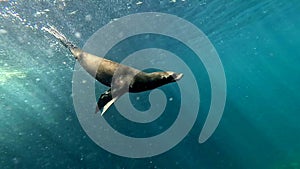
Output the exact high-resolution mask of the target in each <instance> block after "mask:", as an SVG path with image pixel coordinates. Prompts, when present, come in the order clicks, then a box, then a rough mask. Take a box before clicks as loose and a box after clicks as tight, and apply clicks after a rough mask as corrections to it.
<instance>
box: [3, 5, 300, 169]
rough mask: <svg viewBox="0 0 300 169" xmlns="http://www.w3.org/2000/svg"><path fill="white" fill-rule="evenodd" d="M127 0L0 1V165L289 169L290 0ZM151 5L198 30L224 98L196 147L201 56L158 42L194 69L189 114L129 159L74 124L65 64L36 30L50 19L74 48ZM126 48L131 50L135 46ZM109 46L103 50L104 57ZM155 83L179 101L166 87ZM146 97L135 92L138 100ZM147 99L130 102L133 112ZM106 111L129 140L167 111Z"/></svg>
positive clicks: (294, 63) (163, 121)
mask: <svg viewBox="0 0 300 169" xmlns="http://www.w3.org/2000/svg"><path fill="white" fill-rule="evenodd" d="M137 2H139V1H130V2H126V1H118V0H111V1H108V0H103V1H93V0H85V1H63V0H55V1H54V0H49V1H9V2H2V1H0V70H1V72H0V168H3V169H10V168H116V169H119V168H126V169H127V168H130V169H131V168H184V169H189V168H190V169H195V168H208V169H217V168H220V169H221V168H222V169H252V168H261V169H299V168H300V142H299V140H300V132H299V131H300V125H299V120H300V114H299V113H300V106H299V100H300V92H299V91H300V85H299V84H300V67H299V65H300V59H299V56H300V48H299V47H300V38H299V37H300V12H299V11H300V2H299V1H297V0H290V1H280V0H263V1H261V0H253V1H249V2H248V1H239V0H237V1H226V0H204V1H189V0H185V1H180V0H177V1H175V2H174V1H169V0H160V1H150V0H145V1H140V2H143V3H137ZM45 9H48V10H45ZM150 11H151V12H164V13H168V14H173V15H176V16H179V17H182V18H184V19H186V20H188V21H189V22H191V23H193V24H194V25H196V26H197V27H198V28H199V29H201V30H202V31H203V32H204V33H205V34H206V35H207V36H208V38H209V39H210V40H211V42H212V44H213V45H214V46H215V48H216V50H217V51H218V53H219V56H220V59H221V61H222V63H223V66H224V70H225V73H226V80H227V101H226V106H225V111H224V115H223V117H222V119H221V122H220V124H219V126H218V128H217V129H216V131H215V133H214V134H213V135H212V137H211V138H209V140H207V141H206V142H205V143H203V144H199V143H198V137H199V132H200V129H201V128H202V126H203V124H204V121H205V118H206V115H207V110H208V108H209V103H210V89H209V82H208V78H207V74H206V71H205V69H204V67H203V66H202V65H201V63H199V62H200V61H199V60H198V61H196V62H194V61H189V59H187V58H188V55H189V53H188V52H185V50H186V49H184V48H185V47H184V46H182V45H180V44H176V43H175V44H174V45H170V46H164V45H162V47H164V49H167V50H170V51H176V50H177V51H178V52H179V53H180V51H181V52H182V53H183V54H184V53H185V54H186V55H180V56H181V57H182V59H183V60H185V61H186V62H187V63H188V65H189V66H190V67H191V68H192V69H193V70H197V71H195V72H194V73H195V74H196V76H197V77H199V79H197V82H198V83H199V84H200V85H199V86H201V87H200V92H201V106H200V110H199V115H198V118H197V121H196V123H195V125H194V126H193V129H192V130H191V131H190V132H189V134H188V135H187V136H186V137H185V138H184V139H183V140H182V141H181V142H180V143H179V144H178V145H177V146H175V147H174V148H172V149H171V150H170V151H167V152H165V153H163V154H160V155H158V156H154V157H149V158H141V159H131V158H125V157H121V156H117V155H114V154H112V153H109V152H107V151H106V150H104V149H102V148H100V147H99V146H97V145H96V144H95V143H94V142H93V141H92V140H91V139H90V138H89V137H88V136H87V134H86V133H85V132H84V130H83V129H82V127H81V125H80V123H79V121H78V119H77V116H76V113H75V110H74V107H73V100H72V74H73V67H74V64H75V61H74V59H73V58H72V57H71V55H70V53H69V52H68V51H67V50H66V49H64V47H63V46H61V45H59V44H58V43H57V41H56V40H55V39H54V38H53V37H51V36H49V35H48V34H46V33H45V32H43V31H41V28H42V27H43V26H46V25H47V24H49V25H54V26H55V27H57V28H58V29H59V30H60V31H61V32H63V33H64V34H65V35H66V36H67V37H68V38H69V39H70V40H71V41H73V42H74V43H75V44H77V45H78V46H80V47H82V46H83V45H84V44H85V42H86V41H87V40H88V38H89V37H90V36H91V35H93V33H94V32H95V31H97V30H98V29H99V28H101V27H102V26H104V25H106V24H107V23H109V22H111V21H112V20H113V19H115V18H120V17H122V16H126V15H128V14H134V13H138V12H150ZM150 38H151V37H150ZM153 38H154V39H155V37H153ZM129 41H130V39H129ZM130 44H133V46H132V48H130V49H131V50H134V49H135V50H137V49H139V48H140V46H139V44H138V43H130ZM125 46H126V45H125ZM149 46H151V43H150V44H149ZM149 46H148V47H149ZM127 47H128V46H127ZM144 47H147V45H144ZM117 49H118V48H117V47H116V51H110V52H111V55H112V56H114V54H118V50H117ZM181 49H182V50H181ZM123 50H124V48H123ZM119 53H122V52H119ZM125 54H126V52H125ZM125 54H124V55H125ZM127 54H128V53H127ZM120 57H124V56H120ZM111 59H112V60H118V59H120V58H117V57H116V58H114V57H112V58H111ZM200 75H203V76H200ZM100 87H101V85H100ZM102 87H103V86H102ZM164 89H165V90H166V93H169V94H170V95H172V97H173V98H174V102H175V103H177V102H178V99H177V98H178V97H179V96H180V95H179V94H177V93H176V85H173V86H172V85H169V86H166V87H164ZM174 91H175V92H174ZM191 93H193V92H191ZM192 97H193V96H192V95H191V98H192ZM145 99H147V97H144V95H143V94H141V99H140V100H142V101H143V100H145ZM179 99H180V98H179ZM148 107H149V105H148V104H143V103H137V109H141V110H145V109H147V108H148ZM174 107H175V108H176V104H175V105H173V106H169V107H167V108H168V109H174ZM108 113H110V114H108V116H107V117H106V119H107V121H109V122H110V123H111V125H112V126H115V128H116V129H118V130H119V131H120V132H123V133H125V134H126V132H128V133H127V134H128V135H130V136H134V137H141V136H142V137H145V136H147V135H148V136H152V135H156V134H158V133H160V132H163V131H164V130H165V129H166V128H168V126H170V125H172V121H174V119H175V118H176V116H177V114H176V113H174V114H172V113H168V114H164V115H163V116H162V118H159V119H158V121H155V122H153V123H154V124H152V125H151V124H149V125H143V126H139V127H138V129H136V128H137V126H136V124H131V123H130V122H129V121H126V119H124V118H120V117H118V116H117V115H118V112H116V110H115V111H114V109H112V110H111V111H110V112H108ZM111 114H114V116H111ZM111 117H115V118H111ZM118 118H119V119H118ZM126 122H129V124H127V123H126ZM157 125H161V126H162V127H161V128H158V127H157Z"/></svg>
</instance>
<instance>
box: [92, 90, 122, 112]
mask: <svg viewBox="0 0 300 169" xmlns="http://www.w3.org/2000/svg"><path fill="white" fill-rule="evenodd" d="M118 98H119V96H117V97H114V98H112V95H111V89H108V90H107V91H106V92H104V93H103V94H101V96H100V98H99V99H98V102H97V107H96V111H95V113H97V112H98V111H99V110H100V109H102V108H103V109H102V112H101V116H103V114H104V113H105V112H106V111H107V110H108V108H109V107H110V106H111V105H112V104H113V103H114V102H115V101H116V100H118Z"/></svg>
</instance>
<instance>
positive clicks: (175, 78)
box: [167, 72, 183, 82]
mask: <svg viewBox="0 0 300 169" xmlns="http://www.w3.org/2000/svg"><path fill="white" fill-rule="evenodd" d="M167 73H168V76H169V78H171V81H174V82H175V81H178V80H180V79H181V78H182V77H183V73H175V72H167Z"/></svg>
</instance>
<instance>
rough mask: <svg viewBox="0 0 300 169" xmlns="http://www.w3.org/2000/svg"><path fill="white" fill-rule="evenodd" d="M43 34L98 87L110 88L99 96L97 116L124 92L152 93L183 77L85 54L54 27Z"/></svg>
mask: <svg viewBox="0 0 300 169" xmlns="http://www.w3.org/2000/svg"><path fill="white" fill-rule="evenodd" d="M44 30H46V31H47V32H49V33H50V34H52V35H54V36H55V37H56V38H57V39H59V40H60V42H62V44H63V45H64V46H65V47H67V48H68V49H69V50H70V51H71V53H72V54H73V55H74V57H75V59H76V60H78V61H79V63H80V65H81V66H82V67H83V68H84V69H85V70H86V71H87V72H88V73H89V74H90V75H92V76H93V77H94V78H95V79H96V80H98V81H99V82H100V83H102V84H104V85H106V86H108V87H110V89H108V90H107V91H106V92H104V93H103V94H101V96H100V98H99V100H98V103H97V108H96V112H98V111H99V109H101V108H103V110H102V113H101V115H103V114H104V112H106V110H107V109H108V108H109V107H110V106H111V105H112V104H113V103H114V102H115V101H116V100H117V99H118V98H119V97H120V96H122V95H123V94H124V93H126V92H133V93H136V92H143V91H147V90H152V89H155V88H157V87H159V86H162V85H165V84H168V83H171V82H175V81H177V80H180V79H181V78H182V76H183V74H182V73H174V72H153V73H146V72H143V71H140V70H138V69H135V68H132V67H129V66H126V65H122V64H119V63H117V62H114V61H111V60H108V59H105V58H102V57H98V56H95V55H93V54H90V53H87V52H84V51H82V50H81V49H80V48H78V47H76V46H75V45H73V44H72V43H71V42H69V41H68V40H67V38H66V37H65V36H64V35H63V34H61V33H60V32H59V31H57V30H56V29H55V28H54V27H50V28H44Z"/></svg>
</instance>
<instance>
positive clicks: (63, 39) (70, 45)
mask: <svg viewBox="0 0 300 169" xmlns="http://www.w3.org/2000/svg"><path fill="white" fill-rule="evenodd" d="M42 30H45V31H47V32H48V33H50V34H51V35H53V36H54V37H55V38H57V39H58V40H59V41H60V42H61V43H62V44H63V45H64V46H65V47H66V48H68V49H74V48H76V46H75V45H74V44H73V43H72V42H70V41H69V40H68V39H67V38H66V37H65V35H64V34H62V33H61V32H59V31H58V30H57V29H56V28H55V27H54V26H51V25H49V27H48V28H46V27H43V28H42Z"/></svg>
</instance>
